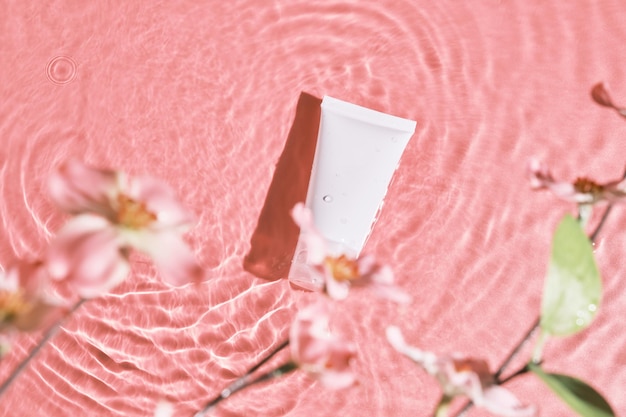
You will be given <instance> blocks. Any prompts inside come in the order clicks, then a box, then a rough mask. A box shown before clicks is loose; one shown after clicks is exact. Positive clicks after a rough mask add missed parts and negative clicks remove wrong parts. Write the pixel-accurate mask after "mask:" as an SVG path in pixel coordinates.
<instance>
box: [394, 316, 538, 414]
mask: <svg viewBox="0 0 626 417" xmlns="http://www.w3.org/2000/svg"><path fill="white" fill-rule="evenodd" d="M387 340H388V341H389V343H391V345H392V346H393V347H394V349H396V350H397V351H398V352H400V353H402V354H404V355H406V356H408V357H409V358H410V359H412V360H413V361H414V362H416V363H417V364H419V365H420V366H421V367H422V368H424V370H425V371H426V372H428V373H429V374H431V375H433V376H434V377H435V378H436V379H437V380H438V381H439V384H440V385H441V389H442V390H443V396H442V400H441V404H440V408H445V407H446V405H447V404H448V403H449V402H450V401H451V399H452V398H454V397H457V396H467V397H468V398H469V399H471V400H472V402H473V403H474V405H476V406H477V407H481V408H484V409H485V410H487V411H489V412H491V413H493V414H495V415H499V416H506V417H527V416H535V415H536V410H535V407H533V406H523V405H521V404H520V402H519V401H518V399H517V398H516V397H515V396H514V395H513V394H512V393H511V392H510V391H509V390H507V389H505V388H503V387H501V386H499V385H496V384H495V383H494V378H493V376H492V374H491V373H490V372H489V366H488V365H487V363H486V362H485V361H484V360H479V359H473V358H462V357H457V356H452V357H450V356H443V357H439V356H436V355H435V354H433V353H430V352H424V351H422V350H420V349H418V348H415V347H412V346H409V345H407V344H406V342H405V341H404V337H403V336H402V333H401V332H400V329H399V328H397V327H393V326H392V327H388V328H387ZM438 415H439V414H438Z"/></svg>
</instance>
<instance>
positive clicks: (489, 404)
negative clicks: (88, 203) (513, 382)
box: [474, 385, 537, 417]
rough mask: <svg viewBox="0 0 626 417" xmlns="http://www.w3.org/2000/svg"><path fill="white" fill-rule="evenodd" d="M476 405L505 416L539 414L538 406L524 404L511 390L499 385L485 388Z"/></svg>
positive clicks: (531, 416)
mask: <svg viewBox="0 0 626 417" xmlns="http://www.w3.org/2000/svg"><path fill="white" fill-rule="evenodd" d="M474 402H476V400H474ZM476 405H477V406H479V407H482V408H484V409H485V410H487V411H489V412H491V413H493V414H496V415H499V416H504V417H533V416H535V415H537V409H536V407H534V406H532V405H522V404H521V403H520V402H519V400H518V399H517V397H515V395H513V394H512V393H511V392H510V391H509V390H507V389H506V388H503V387H501V386H498V385H492V386H490V387H488V388H487V389H485V391H484V392H483V398H482V400H479V402H478V403H476Z"/></svg>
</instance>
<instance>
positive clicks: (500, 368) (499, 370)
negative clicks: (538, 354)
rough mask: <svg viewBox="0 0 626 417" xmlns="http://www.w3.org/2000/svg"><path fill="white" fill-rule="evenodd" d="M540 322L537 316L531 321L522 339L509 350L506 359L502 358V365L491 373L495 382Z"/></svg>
mask: <svg viewBox="0 0 626 417" xmlns="http://www.w3.org/2000/svg"><path fill="white" fill-rule="evenodd" d="M540 322H541V318H540V317H537V318H536V319H535V321H534V322H533V325H532V326H531V327H530V329H529V330H528V331H527V332H526V334H525V335H524V337H522V339H521V340H520V341H519V343H518V344H517V345H516V346H515V348H513V350H512V351H511V353H509V355H508V356H507V357H506V359H504V361H503V362H502V365H500V367H499V368H498V370H497V371H496V373H495V374H494V375H493V377H494V379H495V380H496V382H498V381H499V380H500V376H501V375H502V372H504V371H505V369H506V368H507V367H508V366H509V364H510V363H511V362H512V361H513V359H515V358H516V357H517V355H518V354H519V352H520V351H521V350H522V348H523V347H524V346H525V345H526V344H527V343H528V342H529V341H530V339H531V338H532V337H533V335H534V334H535V332H536V331H537V329H538V328H539V324H540Z"/></svg>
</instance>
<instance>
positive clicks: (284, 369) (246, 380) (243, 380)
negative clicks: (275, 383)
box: [194, 339, 298, 417]
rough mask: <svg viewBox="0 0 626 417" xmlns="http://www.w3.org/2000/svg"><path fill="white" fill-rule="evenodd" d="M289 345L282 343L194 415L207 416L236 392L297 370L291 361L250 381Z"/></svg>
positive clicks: (287, 341) (195, 416)
mask: <svg viewBox="0 0 626 417" xmlns="http://www.w3.org/2000/svg"><path fill="white" fill-rule="evenodd" d="M288 345H289V339H287V340H285V341H284V342H283V343H281V344H280V345H278V346H277V347H276V348H275V349H274V350H272V351H271V352H270V353H269V354H268V355H267V356H265V357H264V358H263V359H261V361H260V362H259V363H257V364H256V365H254V366H253V367H252V368H250V369H249V370H248V372H246V373H245V374H244V375H243V376H241V377H239V378H238V379H237V380H235V382H233V383H232V384H230V385H229V386H228V387H226V388H225V389H224V390H222V392H221V393H220V394H219V395H218V396H217V397H215V398H214V399H213V400H211V401H209V402H208V403H207V404H206V405H205V406H204V408H203V409H202V410H200V411H198V412H197V413H196V414H194V417H201V416H203V415H205V414H206V413H207V412H209V411H211V410H212V409H213V408H215V406H217V404H218V403H220V402H221V401H222V400H225V399H226V398H228V397H230V396H231V395H233V394H234V393H235V392H237V391H240V390H242V389H244V388H246V387H249V386H250V385H253V384H257V383H259V382H263V381H267V380H269V379H273V378H277V377H279V376H282V375H284V374H286V373H288V372H291V371H293V370H294V369H296V368H297V367H298V366H297V365H296V364H295V363H294V362H292V361H289V362H287V363H285V364H283V365H281V366H279V367H278V368H276V369H274V370H272V371H270V372H267V373H265V374H263V375H261V376H259V377H257V378H255V379H250V378H251V377H252V374H253V373H254V372H255V371H256V370H258V369H259V368H260V367H261V366H263V364H265V363H266V362H267V361H269V360H270V359H272V358H273V357H274V356H275V355H276V354H277V353H278V352H280V351H281V350H283V349H284V348H286V347H287V346H288Z"/></svg>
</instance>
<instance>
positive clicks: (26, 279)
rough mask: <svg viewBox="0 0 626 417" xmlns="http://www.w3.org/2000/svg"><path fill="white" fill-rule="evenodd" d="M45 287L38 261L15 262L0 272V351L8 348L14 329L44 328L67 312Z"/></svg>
mask: <svg viewBox="0 0 626 417" xmlns="http://www.w3.org/2000/svg"><path fill="white" fill-rule="evenodd" d="M46 290H47V276H46V271H45V268H44V267H43V264H42V263H40V262H26V261H22V262H17V263H15V264H13V265H11V266H10V267H9V268H7V269H6V270H5V271H2V272H0V335H1V337H2V340H1V342H0V344H1V345H3V347H2V348H1V349H0V350H2V351H3V352H4V351H6V350H8V348H9V345H10V343H11V339H12V336H13V334H14V333H15V332H18V331H31V330H36V329H39V328H42V327H45V326H46V325H48V324H49V323H51V322H53V321H54V320H56V319H58V318H60V317H61V315H62V314H63V313H65V312H66V311H67V309H66V308H65V307H64V306H62V305H61V304H60V302H58V301H57V300H54V299H53V298H52V297H51V296H49V295H48V294H47V293H46ZM0 356H1V355H0Z"/></svg>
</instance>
